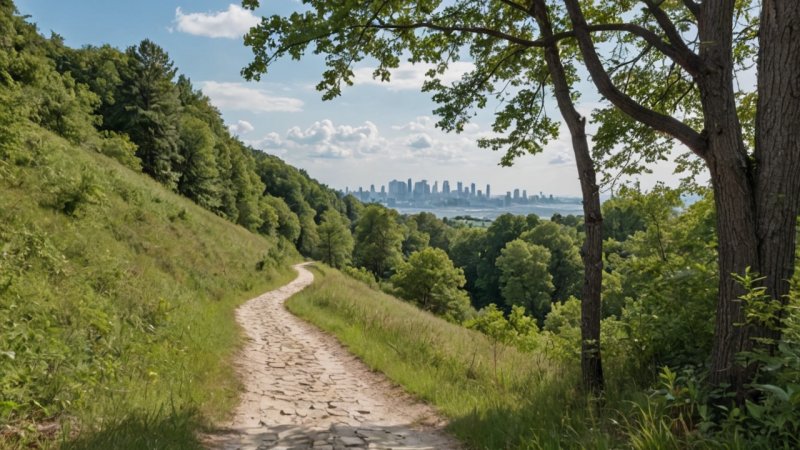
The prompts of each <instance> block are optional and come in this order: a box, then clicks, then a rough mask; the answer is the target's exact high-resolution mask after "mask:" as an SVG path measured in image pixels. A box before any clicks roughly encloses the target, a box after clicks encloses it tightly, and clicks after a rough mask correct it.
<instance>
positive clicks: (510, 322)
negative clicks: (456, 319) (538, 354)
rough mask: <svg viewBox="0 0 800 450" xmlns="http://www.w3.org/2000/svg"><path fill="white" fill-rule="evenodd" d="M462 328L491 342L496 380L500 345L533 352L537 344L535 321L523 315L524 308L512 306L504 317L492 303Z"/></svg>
mask: <svg viewBox="0 0 800 450" xmlns="http://www.w3.org/2000/svg"><path fill="white" fill-rule="evenodd" d="M464 326H465V327H467V328H469V329H472V330H476V331H480V332H481V333H483V334H485V335H486V336H488V337H489V339H491V341H492V353H493V354H492V365H493V366H494V375H495V378H497V376H498V374H497V358H498V351H502V347H500V344H503V345H507V346H513V347H516V348H518V349H519V350H521V351H525V352H530V351H533V350H534V349H535V348H536V346H537V343H538V339H537V335H538V332H539V327H538V326H537V325H536V321H535V320H534V319H532V318H530V317H529V316H527V315H526V314H525V307H523V306H518V305H514V306H513V307H512V308H511V314H509V316H508V318H506V317H505V315H504V314H503V311H501V310H499V309H497V305H495V304H494V303H492V304H490V305H489V306H487V307H485V308H483V309H482V310H480V311H479V312H478V315H477V316H476V317H475V318H473V319H470V320H468V321H466V322H465V323H464Z"/></svg>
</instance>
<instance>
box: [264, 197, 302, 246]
mask: <svg viewBox="0 0 800 450" xmlns="http://www.w3.org/2000/svg"><path fill="white" fill-rule="evenodd" d="M263 201H264V202H266V203H267V205H269V206H270V207H271V208H272V209H273V210H274V211H275V214H276V215H277V219H278V225H277V230H278V234H279V235H280V236H283V237H284V238H286V239H287V240H288V241H289V242H291V243H292V244H294V243H296V242H297V238H299V237H300V219H298V218H297V214H295V213H294V212H292V210H291V209H289V206H288V205H287V204H286V202H285V201H283V199H282V198H279V197H273V196H271V195H265V196H264V197H263Z"/></svg>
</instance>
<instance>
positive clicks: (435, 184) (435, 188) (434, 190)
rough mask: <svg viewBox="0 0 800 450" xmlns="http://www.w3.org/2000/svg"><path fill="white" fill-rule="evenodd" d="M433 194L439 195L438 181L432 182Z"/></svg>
mask: <svg viewBox="0 0 800 450" xmlns="http://www.w3.org/2000/svg"><path fill="white" fill-rule="evenodd" d="M433 193H434V194H438V193H439V182H438V181H434V182H433Z"/></svg>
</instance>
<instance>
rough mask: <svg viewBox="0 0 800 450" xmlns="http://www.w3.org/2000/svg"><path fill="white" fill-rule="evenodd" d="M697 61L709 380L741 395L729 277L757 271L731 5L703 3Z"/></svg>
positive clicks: (738, 337) (745, 331)
mask: <svg viewBox="0 0 800 450" xmlns="http://www.w3.org/2000/svg"><path fill="white" fill-rule="evenodd" d="M698 30H699V35H700V40H701V41H702V42H706V44H705V45H703V46H701V50H700V57H701V58H702V59H703V61H704V62H705V70H704V71H703V72H702V73H701V74H700V75H698V76H697V77H696V81H697V84H698V87H699V90H700V97H701V102H702V105H703V112H704V125H705V134H706V136H707V138H708V152H707V155H706V164H707V166H708V169H709V173H710V175H711V183H712V185H713V188H714V202H715V206H716V212H717V239H718V241H719V247H718V262H719V294H718V297H717V312H716V313H717V314H716V323H715V330H714V342H713V344H712V350H711V373H710V375H709V378H710V381H711V383H712V384H713V385H721V384H729V385H730V386H731V387H732V388H734V389H735V390H736V391H737V392H740V393H741V392H742V388H743V384H744V383H745V382H746V378H747V374H746V373H745V370H744V368H742V367H741V366H740V365H737V363H736V355H737V354H738V353H739V352H741V351H743V350H748V349H750V348H751V344H752V342H751V339H750V329H749V327H746V326H743V325H742V324H743V322H744V314H743V310H742V304H741V301H740V300H739V297H741V295H742V294H743V290H742V287H741V286H740V285H739V283H737V282H736V280H735V278H734V277H733V275H734V274H739V275H741V274H744V272H745V270H746V269H747V267H750V268H751V269H752V270H754V271H759V270H760V268H759V264H758V240H757V235H756V216H755V214H756V210H755V197H754V186H753V177H752V173H753V167H752V165H751V164H750V163H749V158H748V155H747V148H746V147H745V144H744V140H743V137H742V131H741V124H740V123H739V118H738V116H737V113H736V98H735V91H734V88H733V59H732V48H731V43H732V39H733V1H732V0H717V1H708V2H705V3H704V4H703V7H702V10H701V13H700V15H699V16H698Z"/></svg>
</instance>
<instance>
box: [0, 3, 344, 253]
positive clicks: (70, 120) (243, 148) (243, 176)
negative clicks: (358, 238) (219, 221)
mask: <svg viewBox="0 0 800 450" xmlns="http://www.w3.org/2000/svg"><path fill="white" fill-rule="evenodd" d="M0 5H1V6H0V8H1V11H0V12H1V17H0V30H2V37H0V103H2V105H0V143H3V144H4V145H3V147H7V146H9V145H10V144H12V141H13V140H14V139H17V138H18V133H16V132H15V130H18V129H19V127H22V126H24V122H25V121H27V120H29V121H31V122H33V123H35V124H38V125H40V126H42V127H44V128H47V129H49V130H51V131H53V132H55V133H57V134H59V135H60V136H62V137H64V138H65V139H68V140H69V141H71V142H72V143H75V144H79V145H82V146H84V147H86V148H89V149H91V150H94V151H97V152H100V153H103V154H106V155H108V156H110V157H113V158H115V159H117V160H118V161H120V162H121V163H122V164H125V165H126V166H128V167H129V168H131V169H133V170H137V171H138V170H140V171H142V172H144V173H146V174H148V175H150V176H151V177H153V178H154V179H155V180H157V181H159V182H160V183H162V184H163V185H165V186H167V187H168V188H169V189H171V190H173V191H175V192H178V193H180V194H182V195H184V196H186V197H188V198H190V199H191V200H193V201H194V202H196V203H197V204H199V205H201V206H202V207H204V208H206V209H208V210H210V211H213V212H214V213H216V214H218V215H220V216H222V217H225V218H226V219H228V220H230V221H232V222H234V223H237V224H239V225H241V226H243V227H245V228H247V229H249V230H251V231H256V232H259V233H263V234H266V235H278V236H281V237H283V238H285V239H286V240H288V241H290V242H292V243H293V244H295V245H297V247H298V249H300V250H301V251H302V252H303V253H304V254H306V255H313V254H314V252H315V251H316V245H317V243H318V240H319V237H318V233H317V223H318V222H319V220H320V219H321V217H322V214H323V213H324V212H325V211H327V210H336V211H339V212H341V213H345V214H346V213H347V203H346V202H345V201H344V200H343V199H342V198H341V196H340V195H338V194H337V193H336V192H334V191H333V190H331V189H329V188H327V187H326V186H324V185H321V184H320V183H318V182H317V181H315V180H313V179H311V178H310V177H309V176H308V174H306V173H305V172H304V171H302V170H298V169H296V168H294V167H292V166H289V165H288V164H285V163H284V162H283V161H281V160H280V159H279V158H277V157H274V156H270V155H267V154H264V153H263V152H259V151H257V150H254V149H252V148H251V147H249V146H247V145H245V144H244V143H243V142H241V141H240V140H239V139H237V138H236V137H235V136H233V135H231V133H230V132H229V130H228V128H227V127H226V126H225V123H224V122H223V120H222V117H221V115H220V112H219V111H218V110H217V109H216V108H215V107H214V106H213V105H212V104H211V102H210V100H209V98H208V97H206V96H205V95H203V93H202V92H201V91H199V90H198V89H196V88H195V87H194V86H193V85H192V82H191V80H190V79H189V78H187V77H186V76H184V75H179V74H178V70H177V68H175V67H174V64H173V63H172V61H171V60H170V58H169V55H168V54H167V53H166V52H165V51H164V49H162V48H161V47H159V46H158V45H156V44H155V43H154V42H152V41H150V40H144V41H142V42H141V43H139V44H138V45H135V46H131V47H129V48H127V49H126V50H124V51H122V50H119V49H116V48H114V47H111V46H108V45H104V46H100V47H95V46H87V47H83V48H80V49H73V48H70V47H67V46H66V45H65V44H64V41H63V39H62V38H61V37H60V36H58V35H56V34H53V35H52V36H51V37H50V38H44V37H43V36H41V35H40V34H39V32H38V30H37V28H36V26H35V25H33V24H30V23H28V22H26V21H25V19H24V18H23V17H20V16H19V15H18V13H17V11H16V9H15V7H14V5H13V3H12V2H10V1H8V0H4V1H2V2H0ZM354 200H355V199H351V200H349V202H350V203H352V201H354Z"/></svg>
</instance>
